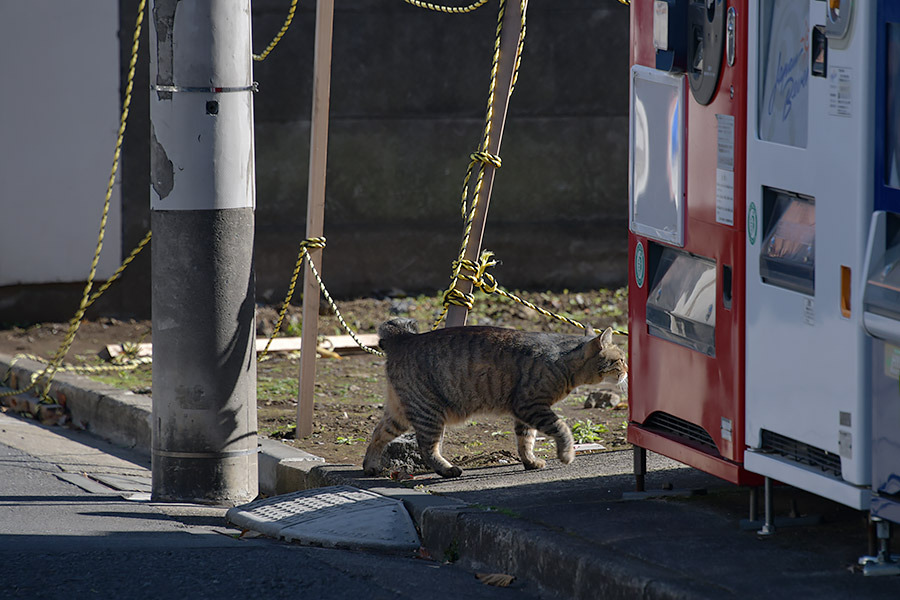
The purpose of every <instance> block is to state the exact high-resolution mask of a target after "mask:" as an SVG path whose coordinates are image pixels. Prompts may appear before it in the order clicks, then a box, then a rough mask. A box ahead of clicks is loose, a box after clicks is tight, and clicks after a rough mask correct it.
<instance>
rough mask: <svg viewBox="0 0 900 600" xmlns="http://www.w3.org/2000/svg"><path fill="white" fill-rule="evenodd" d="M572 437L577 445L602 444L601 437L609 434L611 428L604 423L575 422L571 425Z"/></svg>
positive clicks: (588, 420)
mask: <svg viewBox="0 0 900 600" xmlns="http://www.w3.org/2000/svg"><path fill="white" fill-rule="evenodd" d="M571 429H572V437H573V438H574V439H575V443H576V444H591V443H598V442H602V441H603V438H602V437H601V435H603V434H604V433H609V427H607V426H606V425H604V424H603V423H593V422H592V421H591V420H590V419H587V420H585V421H581V420H579V421H575V422H574V423H572V425H571Z"/></svg>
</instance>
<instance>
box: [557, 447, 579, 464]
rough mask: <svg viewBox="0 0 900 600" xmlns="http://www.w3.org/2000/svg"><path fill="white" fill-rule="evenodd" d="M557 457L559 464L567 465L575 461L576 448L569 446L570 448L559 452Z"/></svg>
mask: <svg viewBox="0 0 900 600" xmlns="http://www.w3.org/2000/svg"><path fill="white" fill-rule="evenodd" d="M556 456H557V457H558V458H559V462H561V463H562V464H564V465H567V464H569V463H570V462H572V461H573V460H575V448H573V447H571V446H569V447H568V448H564V449H560V450H558V451H557V453H556Z"/></svg>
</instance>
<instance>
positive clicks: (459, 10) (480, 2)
mask: <svg viewBox="0 0 900 600" xmlns="http://www.w3.org/2000/svg"><path fill="white" fill-rule="evenodd" d="M403 1H404V2H406V3H407V4H412V5H413V6H416V7H418V8H425V9H427V10H433V11H435V12H442V13H447V14H451V15H461V14H465V13H470V12H473V11H475V10H478V9H479V8H481V7H482V6H484V5H485V4H487V3H488V0H476V1H475V2H473V3H472V4H469V5H467V6H443V5H440V4H432V3H431V2H421V0H403Z"/></svg>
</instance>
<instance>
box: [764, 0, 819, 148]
mask: <svg viewBox="0 0 900 600" xmlns="http://www.w3.org/2000/svg"><path fill="white" fill-rule="evenodd" d="M759 11H760V12H759V27H760V35H759V39H760V44H759V49H758V51H759V74H758V76H759V82H758V83H759V85H758V93H759V98H758V102H757V106H758V112H759V138H760V139H761V140H764V141H767V142H776V143H779V144H785V145H788V146H796V147H798V148H806V143H807V139H808V127H809V77H810V63H811V60H810V55H809V53H810V39H809V38H810V27H809V4H808V3H806V2H782V1H776V0H762V1H761V2H760V7H759Z"/></svg>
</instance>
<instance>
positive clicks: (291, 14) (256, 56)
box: [253, 0, 297, 62]
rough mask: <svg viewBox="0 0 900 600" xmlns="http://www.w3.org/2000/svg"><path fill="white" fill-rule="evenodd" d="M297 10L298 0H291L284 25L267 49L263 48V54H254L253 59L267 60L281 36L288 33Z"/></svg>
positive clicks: (258, 60)
mask: <svg viewBox="0 0 900 600" xmlns="http://www.w3.org/2000/svg"><path fill="white" fill-rule="evenodd" d="M296 10H297V0H291V8H290V9H289V10H288V14H287V17H285V19H284V25H282V26H281V30H280V31H279V32H278V33H277V34H275V37H274V38H272V41H271V42H269V45H268V46H266V49H265V50H263V52H262V54H254V55H253V60H255V61H257V62H260V61H263V60H266V57H267V56H269V54H270V53H271V52H272V50H274V49H275V46H277V45H278V42H280V41H281V38H283V37H284V34H285V33H287V30H288V28H289V27H290V26H291V22H292V21H293V20H294V12H295V11H296Z"/></svg>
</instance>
